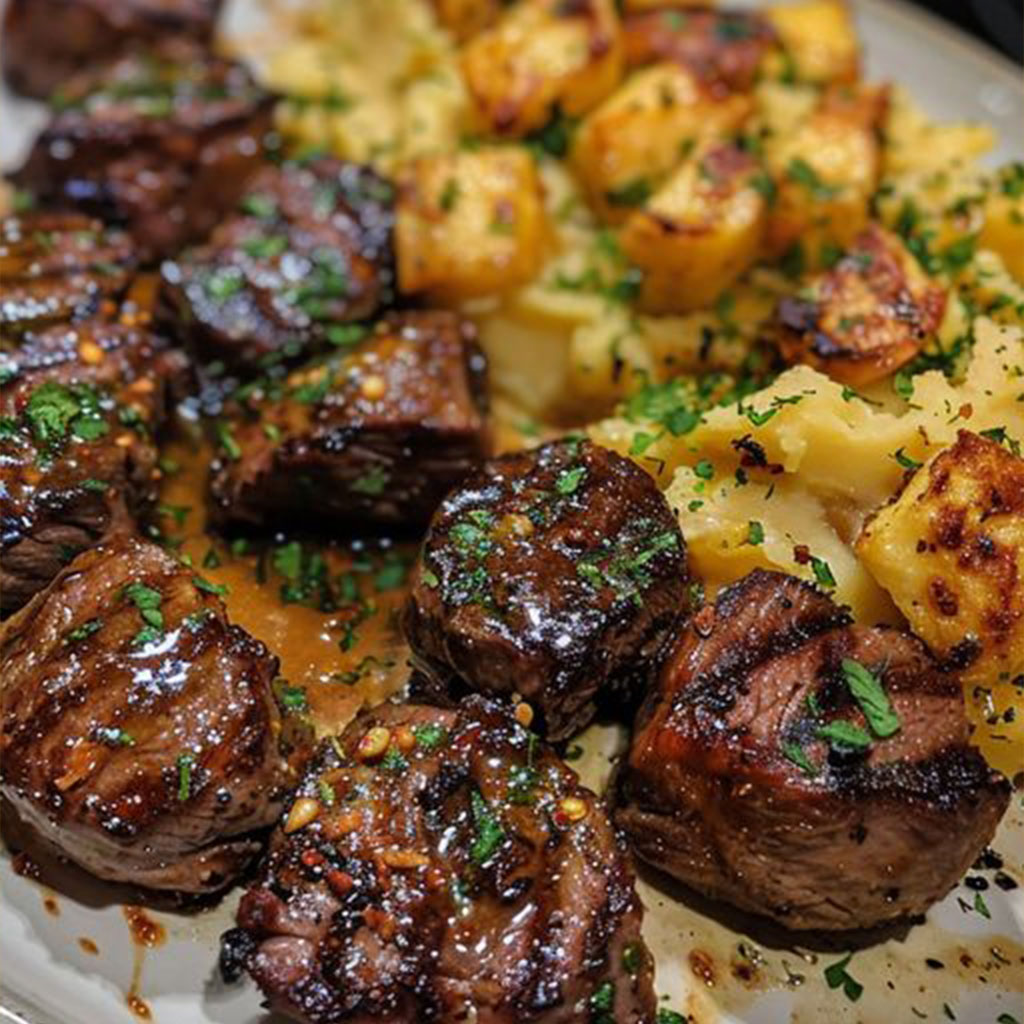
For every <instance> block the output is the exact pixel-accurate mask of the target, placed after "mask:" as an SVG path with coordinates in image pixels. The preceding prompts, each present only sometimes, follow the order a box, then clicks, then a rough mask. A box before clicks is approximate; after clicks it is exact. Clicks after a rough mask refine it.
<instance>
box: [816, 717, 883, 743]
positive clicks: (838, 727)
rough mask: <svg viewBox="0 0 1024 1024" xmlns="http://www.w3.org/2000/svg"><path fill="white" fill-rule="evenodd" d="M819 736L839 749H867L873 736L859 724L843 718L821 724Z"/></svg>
mask: <svg viewBox="0 0 1024 1024" xmlns="http://www.w3.org/2000/svg"><path fill="white" fill-rule="evenodd" d="M818 737H819V739H823V740H826V741H827V742H828V743H829V745H830V746H832V747H835V748H837V749H839V750H867V748H868V747H870V746H871V737H870V736H869V735H868V734H867V733H866V732H865V731H864V730H863V729H862V728H861V727H860V726H859V725H856V724H854V723H853V722H847V721H845V720H844V719H842V718H837V719H836V720H835V721H834V722H829V723H828V724H827V725H822V726H819V727H818Z"/></svg>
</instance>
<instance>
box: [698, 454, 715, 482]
mask: <svg viewBox="0 0 1024 1024" xmlns="http://www.w3.org/2000/svg"><path fill="white" fill-rule="evenodd" d="M693 475H694V476H696V477H698V478H699V479H701V480H710V479H711V478H712V477H713V476H714V475H715V465H714V463H713V462H712V461H711V460H710V459H701V460H700V462H698V463H697V465H696V466H694V467H693Z"/></svg>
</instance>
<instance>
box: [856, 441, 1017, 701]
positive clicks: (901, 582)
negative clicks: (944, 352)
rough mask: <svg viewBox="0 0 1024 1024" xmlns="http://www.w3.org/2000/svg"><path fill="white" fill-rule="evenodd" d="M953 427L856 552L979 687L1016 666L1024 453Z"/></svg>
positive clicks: (922, 631) (916, 625) (921, 632)
mask: <svg viewBox="0 0 1024 1024" xmlns="http://www.w3.org/2000/svg"><path fill="white" fill-rule="evenodd" d="M991 433H992V436H991V437H980V436H979V435H978V434H974V433H971V432H969V431H966V430H961V431H960V433H959V434H958V436H957V440H956V443H955V444H953V445H952V446H951V447H949V448H946V449H944V450H943V451H941V452H940V453H939V454H938V455H936V456H935V457H934V458H932V459H931V460H930V461H929V462H927V463H926V464H925V465H924V466H922V467H921V468H920V469H918V470H917V471H916V472H915V473H914V475H913V477H912V478H911V479H910V481H909V482H908V483H907V485H906V487H905V488H904V490H903V492H902V493H901V494H899V495H898V496H897V497H896V498H895V499H894V500H893V501H892V502H891V503H890V504H889V505H886V506H885V507H884V508H882V509H881V511H879V512H878V513H877V515H876V516H875V517H874V518H873V519H871V520H870V521H869V522H868V523H867V525H866V526H865V528H864V530H863V532H862V533H861V535H860V537H859V539H858V540H857V545H856V550H857V553H858V554H859V555H860V557H861V559H862V561H863V562H864V564H865V565H866V566H867V567H868V570H869V571H870V572H871V573H872V575H873V576H874V577H875V579H877V580H878V581H879V583H881V584H882V586H884V587H885V588H886V589H887V590H888V591H889V593H890V594H891V595H892V598H893V600H894V601H895V602H896V604H897V605H898V607H899V608H900V610H901V611H902V612H903V614H904V615H905V616H906V617H907V619H908V621H909V622H910V625H911V627H912V628H913V630H914V632H915V633H917V635H918V636H920V637H921V639H922V640H924V641H925V643H927V644H928V645H929V646H930V647H931V648H932V649H933V650H935V651H937V652H939V653H940V654H942V655H944V656H946V657H948V658H951V659H953V660H954V661H955V662H956V663H957V664H958V665H959V666H961V667H962V669H963V674H964V677H965V678H967V679H968V680H969V681H971V682H974V683H978V684H981V685H988V684H992V683H995V682H997V681H998V680H1000V679H1004V680H1005V679H1009V678H1010V677H1011V676H1013V675H1014V674H1016V673H1018V672H1020V671H1021V670H1024V459H1021V458H1020V456H1019V455H1017V454H1015V453H1014V452H1012V451H1010V450H1009V449H1008V448H1006V447H1004V446H1003V445H1002V444H1000V443H999V442H998V441H997V440H995V439H994V438H995V437H998V436H1001V434H1000V432H999V431H998V430H997V431H993V432H991Z"/></svg>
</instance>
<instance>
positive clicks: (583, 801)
mask: <svg viewBox="0 0 1024 1024" xmlns="http://www.w3.org/2000/svg"><path fill="white" fill-rule="evenodd" d="M641 915H642V908H641V905H640V901H639V899H638V898H637V895H636V892H635V890H634V882H633V873H632V868H631V866H630V862H629V858H628V854H627V852H626V849H625V847H624V845H623V843H622V841H621V839H620V838H619V837H618V836H617V835H616V833H615V832H614V830H613V829H612V827H611V825H610V823H609V821H608V818H607V815H606V812H605V809H604V807H603V805H602V803H601V802H600V801H599V800H598V799H597V798H596V797H595V796H594V794H593V793H591V792H590V791H589V790H586V789H583V788H582V787H581V786H580V785H579V780H578V779H577V777H576V774H575V772H573V771H572V770H571V769H570V768H568V767H567V766H566V765H565V764H563V763H562V762H561V761H559V760H558V759H557V758H556V757H555V755H554V754H553V753H552V752H551V751H550V750H549V749H548V748H547V747H546V746H544V745H543V744H540V743H538V742H537V738H536V736H534V735H533V734H531V733H528V732H527V731H526V730H525V729H523V728H522V727H520V726H518V725H517V724H516V723H515V722H514V721H513V720H512V719H511V718H510V717H508V716H506V715H505V714H503V713H501V712H499V711H498V710H497V709H496V708H495V707H494V706H493V705H488V704H487V703H486V702H485V701H483V700H482V699H481V698H477V697H472V698H469V699H468V700H466V701H465V702H464V703H463V704H462V705H461V706H460V707H459V708H458V709H456V710H439V709H437V708H430V707H423V706H416V705H394V704H392V705H384V706H381V707H378V708H376V709H374V710H372V711H368V712H364V713H363V714H362V715H360V716H359V717H358V718H357V719H356V720H355V721H354V722H353V723H352V724H351V725H350V726H349V727H348V729H346V730H345V732H344V733H343V734H342V735H341V737H340V738H338V739H335V740H333V741H332V742H329V743H327V744H325V745H324V747H323V748H322V750H321V751H320V754H319V756H318V757H317V758H316V759H315V760H314V761H313V763H312V765H311V767H310V770H309V773H308V775H307V776H306V779H305V781H304V782H303V784H302V785H301V787H300V788H299V790H298V793H297V795H296V797H295V799H294V801H293V803H292V805H291V808H290V810H289V812H288V814H287V816H286V817H285V819H284V822H283V824H282V827H281V828H279V829H278V830H277V831H276V832H275V834H274V838H273V840H272V842H271V849H270V856H269V857H268V859H267V861H266V863H265V865H264V868H263V873H262V877H261V879H260V881H259V883H258V884H257V885H256V886H254V887H253V888H251V889H249V891H248V892H246V894H245V895H244V896H243V897H242V901H241V904H240V905H239V910H238V924H239V925H240V928H238V929H235V930H233V931H231V932H228V933H227V934H226V935H225V936H224V940H223V947H222V956H221V964H222V968H223V969H224V972H225V974H226V976H228V977H232V976H234V975H236V974H237V973H238V971H239V969H242V968H245V969H247V970H248V971H249V972H250V973H251V974H252V976H253V977H254V978H255V980H256V982H257V983H258V984H259V986H260V988H261V989H262V990H263V992H264V994H265V996H266V997H267V1003H268V1005H269V1006H270V1007H272V1008H273V1009H274V1010H278V1011H280V1012H282V1013H285V1014H287V1015H289V1016H291V1017H293V1018H295V1019H296V1020H300V1021H307V1022H310V1024H327V1022H331V1024H341V1022H347V1021H351V1022H353V1024H355V1022H367V1024H368V1022H370V1021H391V1022H396V1024H397V1022H400V1021H413V1020H416V1021H427V1020H433V1021H462V1020H476V1021H478V1022H479V1024H502V1022H510V1024H512V1022H515V1024H520V1022H533V1024H556V1022H560V1024H561V1022H564V1024H569V1022H575V1021H579V1020H582V1019H584V1017H588V1007H589V1008H590V1010H591V1012H592V1013H593V1014H594V1016H593V1019H595V1020H596V1019H597V1012H596V1011H597V1010H598V1009H600V1010H603V1011H605V1013H606V1014H607V1018H605V1017H604V1016H602V1017H601V1019H602V1020H603V1019H607V1020H610V1021H611V1020H614V1021H616V1022H617V1024H640V1022H644V1024H649V1022H652V1021H653V1019H654V1008H655V1007H654V995H653V990H652V984H651V981H652V977H651V976H652V961H651V957H650V955H649V954H648V952H647V950H646V947H645V946H644V944H643V941H642V939H641V938H640V921H641Z"/></svg>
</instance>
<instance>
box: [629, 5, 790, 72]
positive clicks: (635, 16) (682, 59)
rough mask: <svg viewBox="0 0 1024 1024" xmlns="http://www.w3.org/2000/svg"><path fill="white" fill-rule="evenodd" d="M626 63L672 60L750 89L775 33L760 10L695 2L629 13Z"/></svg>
mask: <svg viewBox="0 0 1024 1024" xmlns="http://www.w3.org/2000/svg"><path fill="white" fill-rule="evenodd" d="M622 31H623V36H624V39H625V47H626V63H627V64H628V65H629V66H631V67H642V66H644V65H647V64H654V63H656V62H659V61H663V60H671V61H674V62H676V63H678V64H682V65H683V66H684V67H686V68H689V69H690V70H691V71H692V72H693V73H694V74H695V75H696V76H697V77H698V78H699V79H700V80H701V81H702V82H707V83H708V84H714V85H717V86H718V87H720V88H726V89H732V90H736V91H739V92H746V91H749V90H750V89H752V88H753V86H754V81H755V79H756V78H757V74H758V71H759V69H760V67H761V64H762V60H763V58H764V55H765V54H766V53H767V52H768V51H769V50H770V49H771V48H772V47H773V46H774V44H775V33H774V31H773V30H772V28H771V26H770V25H769V24H768V22H767V20H766V19H765V18H764V17H763V15H761V14H758V13H757V12H755V11H739V10H724V11H715V10H710V9H701V8H698V7H689V8H684V9H679V8H674V7H662V8H660V9H655V10H648V11H641V12H634V13H629V14H627V15H626V16H625V18H624V19H623V24H622Z"/></svg>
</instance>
